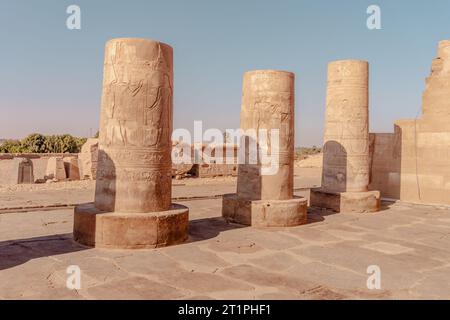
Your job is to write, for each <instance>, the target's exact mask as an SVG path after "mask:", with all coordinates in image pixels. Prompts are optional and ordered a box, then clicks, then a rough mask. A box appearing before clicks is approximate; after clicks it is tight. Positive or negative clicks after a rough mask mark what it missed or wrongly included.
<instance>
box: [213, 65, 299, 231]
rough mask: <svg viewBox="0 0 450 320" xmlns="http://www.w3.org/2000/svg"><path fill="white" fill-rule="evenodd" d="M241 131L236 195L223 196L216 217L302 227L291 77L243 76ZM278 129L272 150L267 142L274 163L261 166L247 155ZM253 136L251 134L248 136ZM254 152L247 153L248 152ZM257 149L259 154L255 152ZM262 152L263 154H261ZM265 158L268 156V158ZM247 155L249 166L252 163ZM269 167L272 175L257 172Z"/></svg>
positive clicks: (267, 73) (283, 74)
mask: <svg viewBox="0 0 450 320" xmlns="http://www.w3.org/2000/svg"><path fill="white" fill-rule="evenodd" d="M241 129H242V130H244V132H245V137H246V138H245V143H244V145H242V146H241V148H245V154H246V159H245V164H240V165H239V169H238V181H237V193H236V194H229V195H225V196H224V197H223V207H222V215H223V217H225V218H226V219H227V220H229V221H231V222H235V223H240V224H244V225H251V226H254V227H291V226H297V225H301V224H304V223H306V219H307V215H306V200H304V199H303V200H299V199H294V195H293V186H294V74H293V73H291V72H286V71H274V70H258V71H250V72H246V73H245V75H244V83H243V94H242V108H241ZM260 130H267V131H266V134H267V137H271V132H272V130H278V133H279V134H278V135H279V139H278V141H276V142H278V150H276V148H273V147H274V141H272V140H271V138H266V140H267V150H269V151H270V150H272V152H273V154H272V155H275V156H276V157H277V159H278V160H277V163H274V162H272V163H271V164H267V163H263V161H262V156H261V153H259V156H256V155H255V152H253V153H252V146H255V147H256V146H258V147H261V145H262V144H263V142H264V141H266V140H264V138H261V136H262V135H263V134H264V133H263V132H262V131H260ZM252 132H253V134H252ZM254 150H255V149H253V151H254ZM261 150H264V149H263V148H261ZM263 152H264V151H263ZM269 155H270V154H269ZM252 156H253V159H255V160H256V161H255V163H252ZM271 165H273V166H274V167H275V168H276V170H275V172H273V173H268V171H263V170H265V169H268V168H269V167H270V166H271Z"/></svg>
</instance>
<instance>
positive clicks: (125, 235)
mask: <svg viewBox="0 0 450 320" xmlns="http://www.w3.org/2000/svg"><path fill="white" fill-rule="evenodd" d="M172 65H173V51H172V48H171V47H170V46H168V45H166V44H163V43H160V42H156V41H151V40H145V39H113V40H111V41H109V42H108V43H107V44H106V53H105V65H104V80H103V97H102V109H101V120H100V136H99V150H98V169H97V182H96V190H95V202H94V203H93V204H88V205H81V206H78V207H76V208H75V223H74V237H75V239H76V240H77V241H79V242H81V243H83V244H86V245H91V246H97V247H107V248H110V247H111V248H152V247H159V246H165V245H171V244H176V243H180V242H183V241H184V240H186V239H187V236H188V233H187V230H188V209H187V208H186V207H183V206H180V205H176V204H172V203H171V188H172V178H171V175H172V172H171V168H172V161H171V148H172V143H171V134H172V107H173V106H172V104H173V103H172V99H173V70H172Z"/></svg>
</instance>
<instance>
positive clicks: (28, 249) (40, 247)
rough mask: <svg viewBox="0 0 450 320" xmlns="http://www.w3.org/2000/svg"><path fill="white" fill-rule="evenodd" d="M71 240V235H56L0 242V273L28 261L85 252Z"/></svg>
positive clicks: (83, 248)
mask: <svg viewBox="0 0 450 320" xmlns="http://www.w3.org/2000/svg"><path fill="white" fill-rule="evenodd" d="M86 249H88V247H84V246H82V245H80V244H77V243H76V242H75V241H73V240H72V234H71V233H68V234H57V235H50V236H41V237H33V238H25V239H18V240H8V241H2V242H0V271H1V270H5V269H9V268H13V267H16V266H19V265H21V264H24V263H26V262H28V261H30V260H33V259H37V258H42V257H49V256H55V255H60V254H65V253H71V252H76V251H82V250H86Z"/></svg>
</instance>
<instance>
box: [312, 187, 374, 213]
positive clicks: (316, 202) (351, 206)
mask: <svg viewBox="0 0 450 320" xmlns="http://www.w3.org/2000/svg"><path fill="white" fill-rule="evenodd" d="M310 206H311V207H320V208H327V209H331V210H333V211H336V212H355V213H368V212H377V211H380V192H379V191H367V192H329V191H324V190H322V189H321V188H318V189H311V197H310Z"/></svg>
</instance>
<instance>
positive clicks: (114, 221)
mask: <svg viewBox="0 0 450 320" xmlns="http://www.w3.org/2000/svg"><path fill="white" fill-rule="evenodd" d="M188 226H189V209H188V208H187V207H185V206H182V205H178V204H172V207H171V208H170V209H169V210H167V211H161V212H149V213H126V212H103V211H100V210H98V209H97V208H96V207H95V205H94V204H93V203H89V204H83V205H79V206H76V207H75V212H74V226H73V237H74V240H75V241H77V242H79V243H80V244H83V245H86V246H90V247H97V248H107V249H149V248H158V247H165V246H169V245H175V244H180V243H182V242H184V241H186V240H187V238H188Z"/></svg>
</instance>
